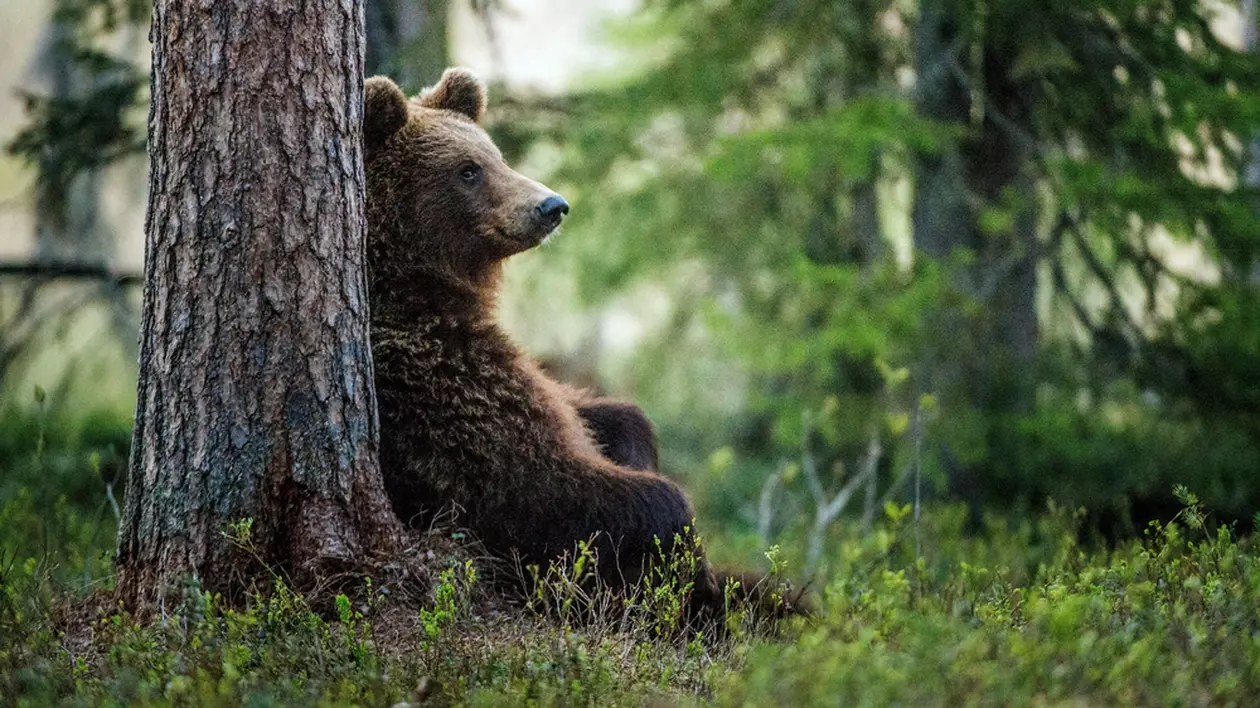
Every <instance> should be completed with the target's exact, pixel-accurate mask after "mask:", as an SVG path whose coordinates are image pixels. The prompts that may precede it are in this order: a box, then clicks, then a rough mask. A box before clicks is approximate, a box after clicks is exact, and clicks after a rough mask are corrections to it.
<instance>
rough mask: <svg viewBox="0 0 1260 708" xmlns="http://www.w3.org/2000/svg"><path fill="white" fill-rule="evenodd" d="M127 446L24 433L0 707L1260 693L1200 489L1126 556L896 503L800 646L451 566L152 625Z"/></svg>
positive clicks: (454, 556) (76, 430)
mask: <svg viewBox="0 0 1260 708" xmlns="http://www.w3.org/2000/svg"><path fill="white" fill-rule="evenodd" d="M125 425H126V423H125V421H114V422H112V423H111V422H109V420H108V419H106V418H101V419H98V420H97V421H96V422H95V423H92V424H90V425H86V426H85V425H83V424H82V423H81V422H80V423H79V424H76V425H69V424H66V425H63V424H61V423H59V422H57V421H55V420H38V419H37V420H34V421H32V420H31V419H29V418H21V419H18V418H13V419H7V420H5V421H4V424H3V425H0V475H3V476H2V477H0V705H21V706H42V705H92V706H97V705H119V706H121V705H141V706H143V705H152V706H167V705H172V706H180V705H211V706H215V705H251V706H272V705H329V706H342V705H368V706H376V705H394V704H396V703H400V702H401V703H407V704H420V703H423V704H425V705H600V706H603V705H679V704H681V705H694V704H698V703H699V704H713V705H753V706H759V705H815V704H824V705H870V706H883V705H915V706H918V705H925V706H934V705H941V706H945V705H951V706H952V705H976V706H984V705H1002V706H1009V705H1014V706H1060V705H1061V706H1069V705H1070V706H1083V705H1100V706H1103V705H1106V706H1111V705H1158V706H1165V705H1172V706H1199V705H1203V706H1217V705H1222V706H1228V705H1250V704H1252V703H1253V697H1254V696H1255V695H1257V692H1258V691H1260V615H1258V611H1257V610H1258V608H1260V560H1258V559H1260V553H1258V551H1260V549H1258V548H1257V543H1256V539H1255V537H1254V536H1238V535H1236V534H1234V533H1233V532H1232V531H1231V529H1230V528H1228V527H1224V526H1219V525H1214V524H1213V523H1212V522H1211V519H1210V516H1209V515H1208V513H1207V510H1205V509H1204V508H1203V505H1202V504H1201V503H1200V501H1199V500H1198V499H1197V498H1196V497H1195V496H1194V495H1193V494H1192V493H1191V492H1189V491H1188V490H1184V489H1180V490H1178V495H1179V498H1180V499H1181V502H1182V505H1183V509H1182V511H1181V513H1180V514H1179V515H1178V516H1177V517H1176V518H1175V519H1170V520H1168V521H1166V522H1164V523H1156V524H1152V525H1150V526H1149V527H1147V528H1146V530H1145V533H1144V534H1143V535H1142V536H1140V537H1138V538H1135V539H1132V540H1130V541H1126V542H1123V543H1119V544H1117V545H1114V546H1112V547H1103V546H1095V545H1092V544H1090V543H1083V542H1082V540H1081V539H1082V538H1087V537H1088V534H1084V533H1082V529H1081V528H1080V525H1081V523H1082V518H1083V517H1082V515H1081V514H1080V513H1079V512H1078V511H1076V510H1072V509H1063V508H1057V507H1054V506H1051V507H1050V508H1048V509H1047V510H1046V511H1045V512H1044V513H1043V514H1041V515H1039V516H1038V517H1036V518H1026V519H1003V518H991V519H990V520H989V525H988V528H987V529H986V530H985V531H984V532H983V533H980V534H972V535H968V534H965V533H964V532H963V527H964V519H965V516H966V515H965V513H964V511H963V510H962V509H960V508H956V507H951V506H935V507H929V508H927V509H925V510H924V514H923V515H922V518H921V519H920V521H919V522H918V526H917V527H916V525H915V522H914V521H913V515H912V514H911V513H910V509H909V508H908V507H906V506H903V505H898V504H889V505H888V506H887V507H885V509H884V513H883V514H882V518H881V519H879V521H878V522H877V523H876V524H875V525H874V527H873V529H872V530H871V531H869V532H868V533H865V534H862V533H860V532H859V531H858V525H857V524H852V525H848V524H846V523H844V522H842V523H841V526H840V528H839V529H838V531H837V533H836V534H835V535H834V536H833V537H832V542H831V543H830V544H829V546H828V549H829V550H828V554H827V557H826V559H825V560H826V562H825V571H824V575H823V576H822V577H821V578H817V579H815V582H814V586H813V587H814V589H815V591H816V594H817V601H818V605H819V613H818V615H817V616H816V617H814V618H812V619H811V620H809V621H802V620H793V621H791V622H789V623H787V624H786V625H784V626H781V627H780V628H779V630H778V631H777V632H775V633H767V632H764V631H755V630H754V629H751V628H750V627H749V626H748V625H747V624H741V623H739V622H736V623H734V624H733V625H732V626H731V627H730V631H729V632H728V633H727V635H725V636H723V637H721V638H717V637H713V636H708V637H698V636H695V635H694V634H684V635H682V636H679V635H678V633H676V632H673V633H671V632H666V631H662V628H663V627H665V626H668V624H669V623H670V622H672V621H673V619H674V618H675V617H676V616H675V614H674V613H675V612H676V604H677V602H676V601H677V598H676V597H671V595H670V591H669V590H668V587H667V586H666V585H664V584H662V585H660V586H657V587H656V588H655V589H654V590H653V591H652V592H650V593H646V594H644V595H642V596H640V597H639V598H637V599H632V601H627V600H626V599H625V598H618V597H616V596H612V595H608V594H601V593H599V592H598V591H594V592H593V591H591V590H590V587H589V584H588V583H585V582H584V581H583V578H584V573H585V570H584V569H583V568H582V567H580V565H579V564H575V565H571V566H565V567H557V568H554V569H552V570H551V571H550V572H549V573H545V574H543V577H541V578H540V582H539V583H538V584H537V585H535V586H534V588H535V590H534V593H533V594H531V595H529V596H528V597H526V598H520V599H517V600H509V599H507V598H505V597H504V596H503V595H502V594H500V593H498V592H496V591H495V590H494V589H493V588H492V587H491V584H490V583H489V582H487V580H486V577H485V574H486V572H487V570H488V569H487V567H486V566H485V565H484V564H483V563H482V562H480V561H477V560H475V559H472V558H469V557H468V556H467V554H460V553H448V552H446V551H439V552H438V553H436V554H435V556H434V558H433V564H434V566H435V568H436V569H437V570H438V572H437V573H436V577H437V582H436V583H434V588H433V589H432V593H431V595H430V596H427V597H426V598H424V601H423V602H421V603H420V604H419V605H416V604H414V603H411V602H407V601H403V599H401V598H400V596H401V595H403V594H404V593H400V592H391V588H389V587H387V586H385V585H383V584H382V583H381V582H377V581H373V580H372V579H369V578H363V579H361V580H360V581H359V582H358V583H356V584H355V587H353V588H352V589H350V590H346V591H345V594H343V595H340V596H338V597H337V598H336V601H335V603H334V606H333V607H332V608H331V609H330V610H325V611H315V610H314V609H312V607H310V606H309V605H308V604H307V601H306V600H305V599H303V598H302V597H300V596H298V595H297V594H295V593H293V592H291V591H290V590H289V589H288V587H287V586H286V584H285V583H284V581H283V578H279V577H276V578H273V582H272V584H271V585H269V586H267V587H263V588H259V589H258V591H256V592H255V593H253V594H252V595H251V598H250V600H249V602H247V603H246V605H245V606H243V607H228V606H225V605H224V604H223V603H222V602H221V601H220V599H219V598H216V597H214V596H211V595H209V594H207V593H205V592H204V591H203V590H202V589H201V588H200V586H199V585H198V584H197V583H196V582H195V581H194V580H191V579H190V580H189V581H188V583H187V584H186V586H185V587H184V589H183V592H182V599H181V600H180V601H178V602H177V603H172V604H171V605H170V606H168V607H166V608H165V611H164V613H163V615H162V616H161V617H159V618H158V619H157V620H156V621H154V622H150V623H146V624H141V623H137V622H136V621H135V620H134V618H132V617H131V616H129V615H128V614H127V613H125V612H123V611H121V610H120V609H119V608H117V607H113V606H111V605H109V604H108V593H107V592H105V591H107V590H108V586H109V577H110V573H111V567H110V558H109V554H110V552H111V548H112V539H113V531H114V514H113V511H112V507H111V505H110V503H109V502H108V499H107V498H106V496H105V493H104V491H105V484H106V482H105V481H104V480H105V479H106V478H107V477H108V475H106V474H103V473H101V472H100V471H99V465H100V459H101V455H102V450H103V449H104V448H105V447H106V446H107V445H108V444H110V442H109V441H110V440H111V436H110V435H109V434H106V431H107V430H110V429H116V430H115V432H117V431H118V430H123V431H125ZM23 426H25V427H23ZM93 426H95V427H94V428H93ZM111 426H112V427H111ZM707 526H708V527H709V528H720V526H719V525H718V524H716V523H710V524H708V525H707ZM780 541H781V543H782V544H783V546H782V548H781V549H779V550H777V551H774V550H772V551H771V553H770V554H769V556H770V558H769V559H766V558H760V559H758V558H755V557H748V558H745V559H744V560H745V562H746V563H747V564H748V565H750V566H751V565H752V564H754V563H756V562H758V561H760V562H761V563H763V564H764V563H766V562H774V563H778V562H779V559H781V558H782V557H791V556H792V555H793V553H792V551H793V550H794V549H795V548H796V547H797V546H798V545H799V541H797V540H796V539H793V538H783V539H780ZM725 542H726V535H725V534H722V533H719V534H717V535H714V534H713V533H710V537H709V539H708V543H709V544H710V545H713V546H720V545H723V544H724V543H725ZM435 547H441V546H440V544H438V545H435ZM916 548H918V551H917V552H916ZM579 562H581V561H580V559H579Z"/></svg>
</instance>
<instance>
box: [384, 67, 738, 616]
mask: <svg viewBox="0 0 1260 708" xmlns="http://www.w3.org/2000/svg"><path fill="white" fill-rule="evenodd" d="M485 105H486V97H485V89H484V87H483V85H482V84H481V82H480V81H479V80H478V79H477V78H476V77H474V76H473V75H472V74H471V73H469V72H468V71H466V70H461V69H448V70H447V71H446V73H445V74H444V75H443V76H442V79H441V81H440V82H439V83H438V84H437V85H436V86H434V87H432V88H430V89H428V90H426V91H424V92H423V93H421V94H420V95H419V96H417V97H415V98H412V99H410V100H409V99H408V98H407V97H406V96H405V95H404V94H403V92H402V91H401V90H400V89H399V88H398V86H397V85H395V84H394V83H393V82H392V81H390V80H389V79H387V78H384V77H374V78H371V79H368V81H367V83H366V85H365V101H364V123H363V135H364V169H365V172H366V178H367V227H368V272H369V292H370V293H371V307H372V332H371V333H372V354H373V358H374V364H375V367H376V388H377V396H378V401H379V406H380V418H381V468H382V470H383V473H384V475H385V483H386V488H387V490H388V492H389V495H390V499H391V500H392V503H393V505H394V509H395V511H396V512H397V513H398V515H399V516H400V517H401V518H402V519H403V520H404V521H408V522H410V523H412V524H413V525H418V524H424V523H427V522H428V521H429V519H430V518H431V517H430V516H429V515H431V514H433V513H434V512H438V511H441V510H442V509H444V508H447V507H452V506H453V507H454V508H455V509H456V510H457V512H458V517H457V520H456V523H457V524H458V525H460V526H462V527H465V528H468V529H469V530H471V531H472V532H473V533H474V534H475V535H476V536H477V537H478V539H479V540H480V541H481V542H482V543H484V544H485V545H486V547H487V548H488V549H489V550H490V551H492V552H494V553H496V554H499V555H503V556H509V555H517V556H519V557H520V558H521V559H522V560H524V561H525V562H526V563H531V564H533V563H536V564H539V565H542V566H544V567H545V566H546V564H547V563H548V562H549V561H551V560H553V559H556V558H559V557H561V556H562V555H564V554H565V553H568V552H571V551H572V550H573V549H574V546H575V544H576V542H578V541H580V540H586V539H590V538H594V539H595V549H596V551H597V552H598V554H599V559H600V567H601V575H602V576H603V577H604V578H605V579H606V580H609V581H611V582H613V583H614V584H617V585H621V584H624V583H634V582H637V578H639V577H640V574H641V572H642V570H643V569H644V568H645V564H647V563H649V562H651V560H652V558H653V557H654V556H656V555H657V554H658V553H659V552H660V551H659V550H658V545H657V542H658V541H657V540H658V539H659V541H660V543H661V546H660V548H662V549H664V551H665V552H666V553H669V552H670V550H671V544H672V543H673V541H674V539H675V538H676V537H677V538H683V539H690V532H689V527H690V525H691V523H692V517H693V511H692V507H691V504H690V503H689V502H688V500H687V497H686V496H685V495H684V494H683V491H682V490H681V489H680V488H679V487H678V485H676V484H675V483H674V482H672V481H670V480H669V479H667V478H665V477H662V476H661V475H659V474H657V472H656V470H657V457H656V455H657V453H656V438H655V433H654V431H653V429H652V426H651V423H650V422H649V421H648V419H647V417H646V416H644V415H643V412H642V411H641V410H639V409H638V408H637V407H635V406H633V405H631V404H628V403H623V402H620V401H612V400H608V399H600V398H587V397H586V396H585V394H584V393H583V392H581V391H579V390H577V389H574V388H571V387H569V386H566V385H564V384H561V383H559V382H557V381H554V380H552V379H551V378H549V377H548V376H546V375H545V374H544V373H543V372H542V371H541V369H540V368H539V367H538V366H537V364H536V363H535V362H534V361H532V360H531V359H530V358H529V357H528V356H526V355H525V354H524V353H522V352H521V350H520V349H518V348H517V347H516V346H515V345H514V344H513V343H512V341H511V340H510V339H509V338H508V336H507V334H506V333H505V332H504V331H503V329H502V328H501V327H500V326H499V324H498V323H497V321H496V313H495V305H496V303H495V301H496V297H497V295H498V291H499V279H500V272H501V269H502V266H503V262H504V260H505V259H507V258H508V257H510V256H512V255H514V254H516V253H520V252H522V251H525V250H527V249H530V248H533V247H534V246H537V245H538V244H540V243H541V242H542V241H543V240H544V239H546V238H547V237H548V236H549V235H550V234H551V233H552V231H554V230H555V228H556V227H557V226H559V224H560V222H561V220H562V219H563V218H564V215H565V214H566V213H567V212H568V211H569V205H568V203H567V202H565V200H564V199H563V198H562V197H561V196H560V195H558V194H556V193H555V192H553V191H552V190H550V189H548V188H547V187H545V186H544V185H542V184H539V183H538V182H535V181H534V180H532V179H529V178H528V177H525V176H523V175H521V174H519V173H517V172H515V171H513V170H512V169H511V168H510V167H508V165H507V163H505V162H504V160H503V156H502V155H501V154H500V153H499V150H498V149H497V148H496V147H495V145H494V143H493V142H492V141H491V140H490V137H489V136H488V135H487V134H486V133H485V131H484V130H482V128H481V127H480V125H479V123H480V122H481V119H482V115H483V113H484V111H485ZM692 600H693V603H695V606H697V607H700V606H703V607H713V606H716V605H720V603H721V597H720V591H719V588H718V587H717V581H716V580H715V578H714V575H713V574H712V572H710V571H709V569H708V568H707V565H705V564H704V563H703V561H702V562H701V568H700V571H699V573H698V577H697V578H696V583H695V590H694V591H693V596H692Z"/></svg>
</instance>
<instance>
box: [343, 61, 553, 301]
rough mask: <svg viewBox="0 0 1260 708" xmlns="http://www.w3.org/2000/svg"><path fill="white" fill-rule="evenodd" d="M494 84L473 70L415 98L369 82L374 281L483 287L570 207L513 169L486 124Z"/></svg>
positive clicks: (393, 285) (451, 72) (377, 285)
mask: <svg viewBox="0 0 1260 708" xmlns="http://www.w3.org/2000/svg"><path fill="white" fill-rule="evenodd" d="M485 108H486V90H485V86H484V85H483V84H482V83H481V81H480V80H479V79H477V77H476V76H474V75H473V74H472V73H471V72H469V71H468V70H466V69H447V70H446V72H445V73H444V74H443V75H442V79H441V80H440V81H439V82H438V83H437V85H436V86H433V87H431V88H429V89H426V90H425V91H423V92H422V93H421V94H420V95H419V96H416V97H415V98H412V99H410V100H409V99H408V98H407V97H406V96H405V95H404V94H403V92H402V90H401V89H399V88H398V86H397V84H395V83H394V82H393V81H391V80H389V79H387V78H385V77H382V76H377V77H373V78H370V79H368V80H367V82H366V83H365V84H364V107H363V146H364V169H365V172H366V178H367V215H368V257H369V266H370V271H371V272H372V278H373V287H374V289H378V290H382V289H383V290H387V291H389V292H390V294H391V295H390V296H393V295H394V294H395V293H397V292H398V291H399V290H400V289H403V290H407V289H414V288H424V287H432V286H433V285H435V282H434V280H435V279H436V280H440V281H443V282H445V283H448V284H455V285H459V286H464V287H467V288H470V289H475V290H484V289H486V288H487V287H488V286H492V283H493V281H494V280H495V276H496V275H497V273H498V266H499V264H500V263H501V262H502V261H503V259H505V258H507V257H508V256H511V255H513V254H515V253H519V252H521V251H524V250H526V249H529V248H532V247H534V246H536V245H538V244H539V243H541V242H542V241H543V240H544V239H545V238H546V237H547V236H548V235H549V234H551V232H552V231H554V230H555V229H556V227H557V226H559V225H560V221H561V219H563V218H564V215H565V214H567V213H568V211H569V204H568V202H566V201H565V200H564V198H563V197H561V196H560V195H559V194H556V193H555V192H553V191H551V190H550V189H548V188H547V187H546V186H544V185H542V184H539V183H538V182H535V181H534V180H532V179H529V178H528V177H526V176H524V175H522V174H520V173H518V172H516V171H515V170H513V169H512V168H510V167H508V165H507V163H506V162H504V160H503V155H502V154H501V153H500V152H499V150H498V148H496V147H495V145H494V143H493V142H492V141H491V140H490V136H488V135H487V134H486V132H485V131H484V130H482V128H481V125H480V123H481V119H482V116H483V114H484V113H485Z"/></svg>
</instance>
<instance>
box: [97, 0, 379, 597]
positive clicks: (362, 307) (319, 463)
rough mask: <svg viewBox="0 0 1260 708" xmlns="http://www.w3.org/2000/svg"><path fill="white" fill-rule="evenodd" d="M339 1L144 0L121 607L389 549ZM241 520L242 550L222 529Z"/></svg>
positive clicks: (312, 571) (348, 12)
mask: <svg viewBox="0 0 1260 708" xmlns="http://www.w3.org/2000/svg"><path fill="white" fill-rule="evenodd" d="M361 7H362V6H361V5H360V4H359V3H357V2H354V0H307V1H306V2H304V3H300V4H297V3H259V2H252V1H250V0H202V1H201V2H192V1H191V0H158V2H157V3H156V4H155V7H154V13H153V26H152V30H151V36H152V40H153V88H152V106H151V112H150V116H149V155H150V168H149V187H150V196H149V209H148V220H147V224H146V239H147V240H146V252H145V279H146V287H145V295H144V313H143V319H142V322H141V352H140V383H139V391H138V401H137V407H136V426H135V433H134V439H133V443H132V458H131V476H130V483H129V486H128V489H127V503H126V509H125V511H124V517H123V521H122V526H121V528H120V530H119V558H118V564H119V578H118V587H119V593H120V597H121V599H123V600H124V601H125V602H128V603H130V604H132V605H133V606H138V607H140V608H145V607H152V605H151V604H150V603H152V602H154V601H158V600H160V599H161V598H163V597H164V596H165V595H166V593H167V591H168V588H169V587H170V584H171V583H172V582H173V581H179V580H181V579H182V578H183V577H185V576H186V575H188V574H191V575H193V576H195V577H197V578H199V580H200V583H201V585H202V587H203V588H204V589H208V590H213V591H217V592H222V593H224V594H225V596H227V597H233V596H239V594H240V592H241V591H242V590H245V589H247V585H246V581H247V575H246V573H248V572H252V571H253V570H257V568H256V567H253V568H251V567H249V564H248V563H245V562H243V559H244V556H246V555H253V556H254V557H255V559H256V560H261V561H262V562H263V563H265V564H266V565H267V566H269V567H270V568H272V569H274V570H278V571H281V572H283V573H284V574H285V575H286V576H287V577H288V578H289V579H290V580H291V582H293V583H295V584H296V585H298V586H299V588H303V587H310V586H311V584H312V583H314V582H316V581H318V580H320V579H321V577H323V576H324V574H326V573H330V572H335V571H337V570H339V569H348V568H351V567H356V566H358V565H360V564H361V563H362V562H363V561H364V558H365V555H366V554H368V553H370V552H374V551H382V552H389V551H392V550H395V549H397V548H398V547H399V543H400V541H401V539H402V535H401V534H402V531H401V525H400V524H399V522H398V521H397V520H396V519H395V518H394V516H393V512H392V510H391V509H390V506H389V502H388V499H387V497H386V496H385V493H384V488H383V484H382V481H381V475H380V471H379V469H378V467H377V446H378V423H377V418H376V400H375V391H374V388H373V380H372V363H371V354H370V347H369V344H368V298H367V292H366V282H365V275H364V218H363V202H364V194H363V189H364V181H363V162H362V155H361V138H360V133H361V122H362V105H363V15H362V9H361ZM245 519H251V520H252V527H251V530H250V532H249V543H248V546H249V550H250V551H251V553H247V554H241V553H239V552H235V551H234V550H233V549H232V547H231V544H230V543H229V541H228V539H227V538H225V534H224V532H225V531H226V529H227V527H228V525H229V524H232V523H234V522H239V521H242V520H245Z"/></svg>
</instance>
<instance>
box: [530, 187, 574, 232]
mask: <svg viewBox="0 0 1260 708" xmlns="http://www.w3.org/2000/svg"><path fill="white" fill-rule="evenodd" d="M568 213H569V203H568V202H567V201H565V199H564V197H562V196H560V195H559V194H553V195H551V196H550V197H547V198H546V199H544V200H542V201H541V202H539V204H538V206H536V207H534V216H536V217H537V218H538V221H539V223H541V224H542V225H543V228H545V229H547V230H548V231H550V230H552V229H554V228H556V227H557V226H559V225H560V221H561V220H563V219H564V215H565V214H568Z"/></svg>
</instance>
